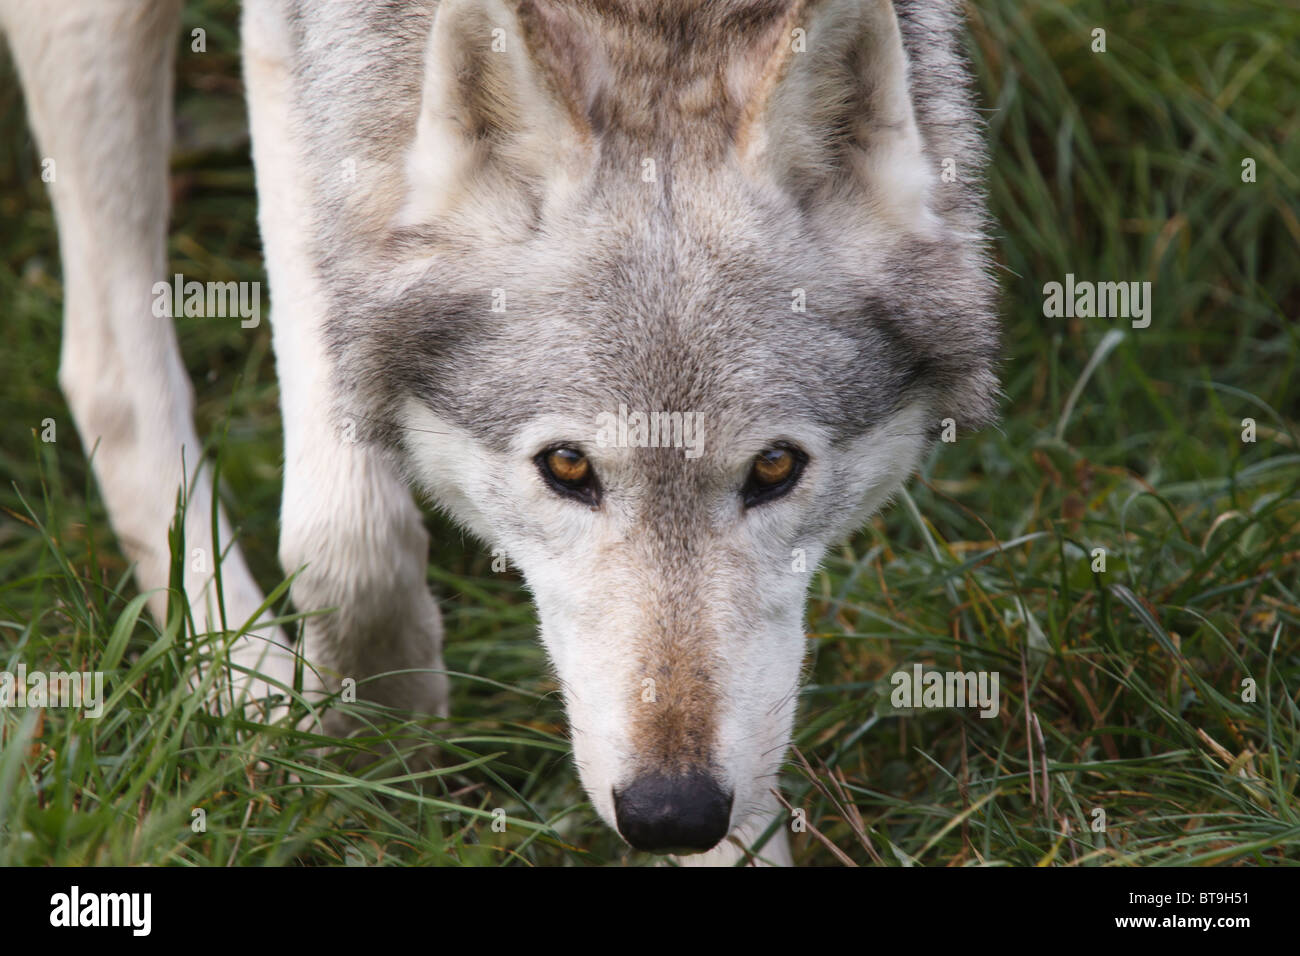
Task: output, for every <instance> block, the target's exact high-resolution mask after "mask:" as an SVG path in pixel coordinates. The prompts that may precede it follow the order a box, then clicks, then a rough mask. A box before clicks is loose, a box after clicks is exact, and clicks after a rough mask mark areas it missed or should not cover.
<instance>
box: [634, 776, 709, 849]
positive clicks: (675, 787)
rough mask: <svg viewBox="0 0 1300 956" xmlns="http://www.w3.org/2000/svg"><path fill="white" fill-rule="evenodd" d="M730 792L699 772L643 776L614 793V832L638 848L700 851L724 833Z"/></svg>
mask: <svg viewBox="0 0 1300 956" xmlns="http://www.w3.org/2000/svg"><path fill="white" fill-rule="evenodd" d="M731 799H732V795H731V794H730V793H725V792H724V791H723V790H722V788H721V787H719V786H718V784H717V782H716V781H715V780H714V779H713V777H712V776H711V775H710V774H708V773H705V772H704V771H702V770H692V771H689V772H687V773H684V774H679V775H676V776H666V775H664V774H646V775H644V776H640V777H637V778H636V779H635V780H633V781H632V782H631V783H630V784H629V785H628V786H626V787H624V788H623V789H622V790H615V791H614V815H615V818H616V819H617V821H618V832H619V833H621V834H622V835H623V839H624V840H626V841H627V842H628V843H630V844H632V846H634V847H636V848H637V849H638V850H647V851H649V852H651V853H683V852H687V853H689V852H695V853H699V852H702V851H704V850H710V849H712V848H713V847H714V846H716V845H717V843H718V841H719V840H721V839H722V838H723V837H725V836H726V835H727V829H728V827H729V825H730V823H731Z"/></svg>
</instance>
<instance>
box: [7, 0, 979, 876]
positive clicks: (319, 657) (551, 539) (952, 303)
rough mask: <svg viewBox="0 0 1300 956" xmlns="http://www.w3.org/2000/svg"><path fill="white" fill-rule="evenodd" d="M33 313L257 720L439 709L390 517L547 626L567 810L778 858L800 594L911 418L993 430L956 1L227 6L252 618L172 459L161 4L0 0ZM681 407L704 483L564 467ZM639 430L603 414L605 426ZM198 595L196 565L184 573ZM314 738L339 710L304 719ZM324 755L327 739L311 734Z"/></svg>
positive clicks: (528, 0)
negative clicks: (252, 277)
mask: <svg viewBox="0 0 1300 956" xmlns="http://www.w3.org/2000/svg"><path fill="white" fill-rule="evenodd" d="M0 22H2V23H3V27H4V30H5V32H6V33H7V35H8V37H9V40H10V43H11V46H12V50H13V56H14V60H15V62H16V64H17V68H18V71H19V74H20V77H21V79H22V81H23V84H24V86H25V89H26V95H27V102H28V105H29V115H30V121H31V124H32V126H33V129H34V133H35V136H36V140H37V143H38V146H39V148H40V150H41V152H42V154H43V156H45V157H49V158H50V159H52V160H54V161H55V168H56V169H57V175H56V176H55V177H53V182H51V184H50V192H51V195H52V201H53V205H54V208H55V211H56V215H57V219H58V225H59V242H60V249H61V256H62V261H63V271H64V281H65V287H66V310H65V318H64V330H63V338H62V354H61V366H60V372H59V382H60V385H61V387H62V389H63V391H64V393H65V395H66V397H67V401H68V404H69V407H70V409H71V411H72V414H73V416H74V417H75V420H76V425H77V428H78V430H79V433H80V436H81V438H82V440H83V444H84V445H85V447H87V448H88V449H89V448H92V447H94V448H95V453H94V456H93V466H94V471H95V474H96V477H97V480H98V483H99V486H100V488H101V489H102V493H103V496H104V499H105V501H106V504H107V507H108V512H109V515H110V518H111V522H112V525H113V528H114V529H115V533H116V535H117V537H118V539H119V540H120V542H121V544H122V547H123V548H124V550H125V551H126V553H127V555H128V556H129V557H130V558H131V560H132V561H133V562H134V565H135V574H136V577H137V579H138V582H139V585H140V587H141V588H142V590H144V591H145V592H148V593H150V594H151V597H150V607H151V610H152V611H153V613H155V614H157V615H161V614H163V613H164V612H165V608H166V602H167V592H166V587H167V585H168V567H169V559H168V537H167V529H168V526H169V523H170V521H171V518H172V504H173V502H174V501H175V500H176V499H175V492H176V489H177V488H179V487H182V486H183V487H184V488H185V492H186V495H187V496H188V501H189V507H188V511H187V514H186V518H185V533H186V544H187V547H193V548H196V549H206V553H207V554H210V555H217V556H220V557H221V564H220V567H221V570H222V573H223V592H224V598H225V605H224V607H217V606H216V601H215V598H214V587H213V580H212V578H213V574H212V570H211V569H208V570H206V571H205V570H203V566H202V563H201V562H194V563H193V564H191V563H188V562H187V569H186V572H185V573H186V577H185V581H184V586H185V592H186V596H187V599H188V601H189V602H190V605H191V609H192V611H193V613H194V615H195V619H196V621H198V622H199V623H200V625H201V626H203V627H207V628H212V629H222V630H234V629H235V628H238V627H243V628H244V629H245V633H244V635H243V636H242V637H241V638H240V640H239V642H238V644H237V645H236V646H235V647H234V649H233V651H232V658H233V660H234V661H235V662H236V664H237V665H238V667H239V668H240V669H241V672H243V673H246V674H248V675H249V677H248V679H247V680H246V681H245V682H244V683H243V684H241V692H247V693H248V694H250V695H252V696H255V697H258V699H261V697H260V696H258V695H267V697H268V699H269V695H272V694H274V693H278V691H279V690H282V689H283V688H284V687H285V686H286V685H288V684H289V682H290V681H291V677H292V668H293V664H294V658H295V655H296V654H301V655H302V656H303V657H304V658H305V660H306V661H307V662H308V663H309V665H310V668H309V669H310V672H311V674H313V675H315V677H314V681H315V683H314V684H313V692H315V693H321V694H327V693H331V692H333V691H334V690H336V689H337V688H338V686H339V684H340V682H341V681H342V680H344V679H346V678H351V679H353V680H355V681H357V685H358V686H359V687H361V688H362V691H361V692H362V693H363V695H365V696H367V697H368V698H369V699H373V700H375V701H377V702H379V703H382V704H386V705H389V706H393V707H398V708H403V709H406V710H409V711H416V712H422V713H427V714H432V715H441V714H445V713H446V701H447V678H446V676H445V674H444V673H443V671H444V668H443V663H442V656H441V644H442V637H443V634H442V627H441V624H440V620H439V612H438V607H437V604H436V603H435V601H434V599H433V597H432V596H431V594H430V593H429V590H428V587H427V583H426V581H427V577H426V561H427V549H428V536H427V533H426V530H425V527H424V524H423V523H422V519H421V513H420V511H419V509H418V508H417V506H416V503H415V500H414V498H413V494H412V491H413V490H414V491H416V492H418V493H420V494H423V495H426V496H428V497H429V498H430V499H431V500H432V501H433V502H435V503H436V504H437V505H438V506H439V507H441V508H442V509H444V510H445V511H446V512H447V513H449V514H450V515H452V516H453V517H454V518H455V519H456V520H457V521H458V522H460V523H461V524H462V525H463V526H464V527H465V528H466V529H468V530H469V531H471V532H473V534H474V535H476V536H477V537H478V538H479V539H481V540H482V541H483V542H485V543H486V544H487V545H488V546H489V547H491V548H493V549H499V551H500V553H501V554H504V555H506V556H507V558H508V560H509V562H510V563H511V565H513V566H514V567H515V568H517V569H519V570H520V571H521V573H522V575H523V577H524V579H525V581H526V583H527V586H528V588H529V590H530V591H531V594H532V596H533V598H534V600H535V602H536V607H537V611H538V618H539V622H540V637H541V641H542V643H543V644H544V646H545V648H546V651H547V653H548V657H549V660H550V662H551V663H552V666H553V668H554V673H555V676H556V678H557V680H558V682H559V685H560V686H561V688H562V691H563V695H564V700H565V706H566V710H567V718H568V721H569V725H570V732H571V737H572V746H573V756H574V761H575V764H576V767H577V771H578V773H579V775H580V777H581V781H582V784H583V786H584V788H585V791H586V793H587V794H588V796H589V798H590V800H591V803H592V805H593V807H594V809H595V812H596V813H598V814H599V816H600V817H601V818H602V819H603V820H605V821H606V822H607V823H608V824H609V825H610V826H611V827H613V828H615V829H616V830H617V832H618V833H619V834H620V835H621V836H622V837H623V839H624V840H625V841H626V842H627V843H628V844H630V845H631V846H633V847H636V848H639V849H642V850H646V851H651V852H655V853H672V854H678V855H679V856H680V857H681V859H682V860H683V861H684V862H691V863H713V864H720V863H730V862H738V861H741V860H747V861H749V862H755V861H762V862H769V863H789V862H790V851H789V847H788V844H787V843H786V840H785V835H784V828H783V827H782V828H778V832H777V835H776V837H775V838H773V839H772V840H770V842H769V843H768V844H767V845H766V846H765V847H764V848H763V849H762V850H761V852H760V853H759V854H757V855H756V856H751V855H749V848H750V847H751V846H752V845H753V843H754V841H755V839H756V838H757V837H758V835H759V834H761V833H762V832H763V831H764V830H765V829H766V828H767V827H768V826H769V824H770V823H771V822H772V821H773V820H774V819H776V818H777V816H778V815H779V813H780V808H779V806H778V804H777V802H776V796H775V787H776V784H777V774H778V772H779V770H780V768H781V766H782V763H783V761H784V757H785V753H786V750H787V747H788V745H789V742H790V739H791V732H792V727H793V723H794V719H795V711H796V702H797V698H798V689H799V685H800V678H801V669H802V667H803V661H804V657H805V648H806V638H805V633H804V627H803V614H804V602H805V593H806V591H807V587H808V583H809V578H810V575H811V573H812V570H813V569H815V568H816V567H817V565H818V562H819V561H820V559H821V558H822V556H823V555H824V554H825V552H826V550H827V548H828V547H829V546H830V545H832V544H833V543H834V542H835V541H837V540H838V539H841V538H843V537H844V536H846V535H847V534H849V533H850V532H852V531H853V530H854V529H856V528H857V527H859V526H860V525H861V524H862V523H863V522H864V521H865V520H866V519H867V518H868V516H870V515H871V514H872V513H873V512H875V511H876V510H877V509H878V508H880V507H881V506H882V504H883V503H884V502H885V501H886V500H887V499H888V498H889V496H890V495H891V493H893V492H894V491H895V490H896V489H897V488H899V487H900V486H901V484H902V483H903V482H904V481H905V480H906V479H907V477H908V476H909V475H910V473H911V472H912V471H913V470H914V469H915V467H916V466H917V464H918V461H919V460H920V458H921V456H922V455H923V454H924V453H925V452H926V450H927V449H928V448H930V447H931V446H932V443H933V442H935V440H936V439H937V437H938V435H939V432H940V429H941V428H953V427H955V428H957V429H959V430H960V431H961V432H962V433H963V434H964V433H966V432H969V431H970V430H973V429H976V428H978V427H980V426H982V425H984V424H986V423H987V422H989V421H990V420H991V419H992V418H993V417H994V415H995V409H996V401H997V398H996V396H997V380H996V359H997V347H998V330H997V319H996V309H995V283H994V281H993V279H992V277H991V270H990V258H989V257H990V253H989V234H990V224H989V220H988V215H987V212H986V208H985V199H984V195H983V189H982V185H981V181H982V175H983V169H984V166H985V162H986V158H985V151H984V148H983V145H982V139H981V130H980V122H979V117H978V114H977V112H976V110H975V107H974V105H973V97H972V93H971V91H970V88H969V86H970V78H969V75H968V67H967V65H966V63H965V60H964V58H963V55H962V52H961V31H962V18H961V11H960V9H959V5H958V3H957V2H955V0H895V2H893V3H890V2H888V0H443V2H441V3H435V2H432V0H246V2H245V4H244V8H243V21H242V44H243V63H244V81H245V85H246V88H247V98H248V108H249V116H250V127H251V135H252V146H253V160H254V166H255V170H256V181H257V190H258V195H259V212H258V215H259V224H260V229H261V234H262V237H263V242H264V248H265V261H266V269H267V274H268V278H269V286H270V295H271V297H272V304H273V311H274V314H273V315H272V316H271V322H272V336H273V344H274V349H275V356H276V368H277V374H278V378H279V384H280V393H281V405H282V414H283V423H284V435H285V446H284V489H283V491H284V495H283V507H282V516H281V538H280V558H281V561H282V563H283V566H284V568H285V570H286V572H289V573H292V574H294V575H295V577H294V579H293V584H292V591H291V595H292V600H293V603H294V606H295V607H296V608H297V609H298V610H300V611H303V612H321V613H313V614H311V615H310V616H308V617H307V618H306V623H305V626H304V628H303V634H302V643H301V647H300V648H297V647H295V646H294V644H293V642H292V641H291V640H290V639H289V637H288V636H287V635H285V634H283V633H281V632H280V631H279V630H277V629H276V628H275V627H273V626H271V625H270V623H268V622H269V618H268V617H267V615H266V613H265V612H264V611H262V610H261V608H262V604H263V597H262V592H261V591H259V589H258V586H257V584H256V582H255V581H254V580H253V578H252V576H251V574H250V573H249V571H248V568H247V566H246V564H245V562H244V560H243V558H242V557H241V556H240V553H239V551H238V549H237V547H236V546H234V544H233V542H232V539H231V531H230V527H229V525H228V522H227V520H226V518H225V516H224V513H222V514H221V515H220V517H219V520H218V521H217V522H215V533H214V522H213V521H212V520H211V511H210V509H211V508H212V505H213V502H212V495H213V482H212V476H211V472H210V470H209V468H208V467H207V465H206V464H204V463H203V462H202V461H201V456H202V452H201V449H202V446H201V445H200V443H199V440H198V437H197V435H196V432H195V427H194V424H193V418H192V393H191V386H190V384H189V382H188V381H187V380H186V377H185V374H184V371H183V368H182V365H181V361H180V357H179V353H178V350H177V343H176V338H175V332H174V330H173V329H172V327H171V325H170V323H169V322H168V321H167V320H166V319H165V318H159V317H157V316H155V315H154V314H153V313H152V312H151V308H150V301H151V299H150V292H151V289H152V288H153V286H154V285H155V284H156V283H158V282H159V281H163V282H166V281H168V280H169V279H170V276H169V274H168V269H167V262H166V256H165V239H166V229H167V216H168V149H169V142H170V130H171V124H172V117H171V109H172V85H173V83H172V59H173V55H174V53H175V48H176V46H177V41H178V35H179V33H180V28H179V12H178V0H62V2H60V3H57V4H50V3H46V2H44V0H0ZM620 409H627V410H631V411H632V412H635V413H638V414H641V415H642V416H645V417H648V416H653V415H663V414H668V415H674V414H680V415H686V414H690V415H693V416H694V419H693V421H694V422H696V423H697V428H696V439H697V440H696V443H695V444H696V446H697V447H696V448H695V449H694V450H695V452H697V453H696V454H693V455H691V456H687V455H686V454H685V450H684V449H682V448H679V447H672V445H673V443H671V442H669V443H664V442H656V443H654V444H650V443H648V442H644V441H642V442H633V441H622V442H619V441H615V442H610V441H597V440H596V433H597V431H598V430H599V428H600V423H601V422H602V421H607V420H608V416H611V415H616V414H618V413H619V411H620ZM631 417H632V416H631V415H629V416H628V418H629V420H630V419H631ZM196 568H198V570H196ZM331 719H333V718H331ZM328 729H330V730H331V732H335V733H346V732H347V729H348V728H347V726H346V725H345V724H342V723H339V722H338V721H337V720H336V722H335V723H334V724H333V725H330V726H329V727H328Z"/></svg>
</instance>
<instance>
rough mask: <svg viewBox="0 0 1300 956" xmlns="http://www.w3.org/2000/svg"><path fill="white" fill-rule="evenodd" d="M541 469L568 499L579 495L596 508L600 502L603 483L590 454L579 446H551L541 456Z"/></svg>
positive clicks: (539, 461) (537, 460)
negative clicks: (598, 477) (594, 467)
mask: <svg viewBox="0 0 1300 956" xmlns="http://www.w3.org/2000/svg"><path fill="white" fill-rule="evenodd" d="M534 460H535V461H536V462H537V470H538V471H540V472H541V473H542V477H543V478H545V479H546V483H547V484H548V485H550V486H551V488H552V489H553V490H555V491H557V492H559V493H560V494H562V495H564V496H565V497H566V498H575V499H577V500H578V501H581V502H582V503H583V504H586V505H591V506H592V507H593V508H594V507H595V506H596V505H597V504H599V503H600V484H599V482H597V481H596V472H595V470H594V469H593V468H592V467H591V462H590V461H588V460H587V456H586V455H584V454H583V453H582V452H580V451H578V450H577V449H576V448H569V447H568V446H564V445H562V446H560V447H558V448H548V449H547V450H546V451H544V452H542V453H541V454H540V455H538V456H537V458H535V459H534Z"/></svg>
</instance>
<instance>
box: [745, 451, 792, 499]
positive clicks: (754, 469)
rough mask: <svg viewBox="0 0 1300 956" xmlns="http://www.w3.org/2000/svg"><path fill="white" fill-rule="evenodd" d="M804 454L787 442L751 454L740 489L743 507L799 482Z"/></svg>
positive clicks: (785, 489)
mask: <svg viewBox="0 0 1300 956" xmlns="http://www.w3.org/2000/svg"><path fill="white" fill-rule="evenodd" d="M807 463H808V456H807V455H805V454H804V453H803V452H802V451H800V450H799V449H798V448H795V447H793V446H791V445H774V446H772V447H771V448H764V449H763V450H762V451H760V452H759V453H758V454H757V455H755V456H754V463H753V465H751V466H750V469H749V477H748V478H747V479H746V480H745V487H744V488H742V489H741V491H740V494H741V497H742V498H743V499H744V501H745V507H746V508H752V507H754V505H757V504H762V503H763V502H764V501H771V500H772V499H773V498H780V497H781V496H782V495H784V494H786V493H787V492H788V491H790V489H791V488H793V487H794V486H795V485H796V484H798V482H799V476H800V475H801V474H803V468H804V465H806V464H807Z"/></svg>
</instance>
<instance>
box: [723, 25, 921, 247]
mask: <svg viewBox="0 0 1300 956" xmlns="http://www.w3.org/2000/svg"><path fill="white" fill-rule="evenodd" d="M775 32H776V33H777V35H776V36H775V37H772V38H770V42H771V43H772V45H771V46H770V47H767V48H766V49H761V48H756V49H755V51H754V52H753V53H752V54H751V55H750V56H749V57H748V58H744V59H742V60H741V61H739V62H738V64H737V66H736V69H735V71H734V72H733V79H732V82H733V84H735V85H745V84H748V85H749V87H750V90H749V93H748V101H749V104H750V105H749V107H748V109H747V110H746V113H745V118H744V120H743V121H742V124H741V126H740V130H739V136H738V137H737V144H738V147H739V149H740V154H741V158H742V162H744V163H745V164H746V165H748V166H750V167H751V168H753V169H755V170H757V171H760V172H761V173H762V174H765V175H767V176H770V177H772V178H774V179H775V180H776V182H777V183H778V184H779V185H780V186H781V187H783V188H784V189H786V190H787V191H789V192H790V193H791V194H792V195H794V196H795V197H796V198H797V199H798V200H799V202H800V203H801V204H802V205H804V206H805V207H806V208H809V209H814V210H815V209H817V208H818V207H820V206H825V207H827V208H839V209H844V204H843V202H842V200H843V198H845V197H846V195H847V196H848V197H852V198H854V199H857V200H859V201H860V202H861V203H864V204H866V205H867V206H868V207H869V209H868V210H867V212H868V214H869V215H870V216H873V217H882V216H883V217H887V218H888V219H889V220H890V221H891V223H892V224H895V225H898V226H902V227H905V228H909V229H912V230H917V231H926V230H927V229H928V228H930V227H931V226H933V225H934V224H936V222H937V220H936V219H935V217H934V216H933V215H932V214H931V212H930V208H929V203H928V197H929V192H930V189H931V184H932V183H933V182H934V181H935V179H936V178H937V177H936V176H935V171H934V170H932V169H931V160H929V159H928V158H927V157H926V156H925V154H924V147H923V144H922V140H921V135H920V131H919V130H918V127H917V120H916V116H915V114H914V112H913V108H912V99H911V93H910V89H909V85H908V60H907V53H906V51H905V49H904V47H903V40H902V36H901V34H900V32H899V28H898V20H897V18H896V16H895V14H894V6H893V4H892V3H891V2H889V0H809V2H806V3H796V4H793V5H792V7H791V10H790V13H789V15H788V16H787V17H786V18H785V19H784V21H783V23H782V24H781V25H780V27H779V29H777V30H776V31H775ZM832 195H833V196H834V197H835V198H836V202H822V200H828V199H829V198H830V197H831V196H832ZM858 214H861V208H860V207H859V208H858Z"/></svg>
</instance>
